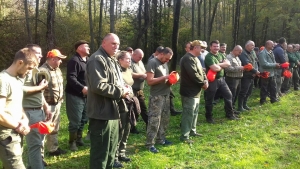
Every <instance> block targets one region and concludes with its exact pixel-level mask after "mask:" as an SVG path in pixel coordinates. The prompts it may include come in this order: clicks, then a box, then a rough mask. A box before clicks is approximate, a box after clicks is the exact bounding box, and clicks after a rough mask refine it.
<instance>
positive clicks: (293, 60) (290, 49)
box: [282, 44, 300, 93]
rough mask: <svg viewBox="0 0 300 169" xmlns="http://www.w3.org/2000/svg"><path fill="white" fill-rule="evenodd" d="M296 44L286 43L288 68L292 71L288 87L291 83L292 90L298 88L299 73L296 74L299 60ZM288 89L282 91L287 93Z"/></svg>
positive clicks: (299, 63)
mask: <svg viewBox="0 0 300 169" xmlns="http://www.w3.org/2000/svg"><path fill="white" fill-rule="evenodd" d="M296 52H297V46H296V45H295V46H293V45H292V44H289V45H287V55H288V58H289V63H290V70H291V72H292V73H293V76H292V78H291V79H290V80H289V88H290V86H291V85H292V84H293V86H294V90H295V91H297V90H299V74H298V67H299V65H300V62H299V60H298V58H297V56H296ZM287 91H288V90H286V91H284V90H283V91H282V93H287Z"/></svg>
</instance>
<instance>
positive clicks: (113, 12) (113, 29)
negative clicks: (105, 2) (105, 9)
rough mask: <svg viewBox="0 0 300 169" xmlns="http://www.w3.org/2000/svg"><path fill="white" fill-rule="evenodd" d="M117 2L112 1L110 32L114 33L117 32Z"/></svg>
mask: <svg viewBox="0 0 300 169" xmlns="http://www.w3.org/2000/svg"><path fill="white" fill-rule="evenodd" d="M114 7H115V0H110V9H109V13H110V32H111V33H114V32H115V11H114V9H115V8H114Z"/></svg>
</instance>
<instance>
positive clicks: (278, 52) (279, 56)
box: [273, 44, 286, 64]
mask: <svg viewBox="0 0 300 169" xmlns="http://www.w3.org/2000/svg"><path fill="white" fill-rule="evenodd" d="M273 54H274V56H275V61H276V63H280V64H282V63H285V62H286V60H285V57H284V51H283V48H282V47H281V45H280V44H278V45H276V46H275V47H274V49H273Z"/></svg>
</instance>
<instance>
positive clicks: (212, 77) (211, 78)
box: [206, 69, 217, 82]
mask: <svg viewBox="0 0 300 169" xmlns="http://www.w3.org/2000/svg"><path fill="white" fill-rule="evenodd" d="M216 75H217V72H215V71H213V70H211V69H209V71H208V72H207V75H206V77H207V80H208V81H209V82H213V81H214V80H215V79H216Z"/></svg>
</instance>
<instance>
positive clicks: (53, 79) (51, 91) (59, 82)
mask: <svg viewBox="0 0 300 169" xmlns="http://www.w3.org/2000/svg"><path fill="white" fill-rule="evenodd" d="M39 69H40V71H47V72H48V74H49V75H50V79H49V81H48V88H46V89H45V91H44V97H45V100H46V102H47V103H48V104H49V105H56V104H57V103H58V102H60V101H62V100H63V94H64V90H63V76H62V72H61V70H60V69H59V68H56V69H53V68H52V67H51V66H50V65H49V64H48V63H47V62H45V63H44V64H43V65H42V66H41V67H40V68H39Z"/></svg>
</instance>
